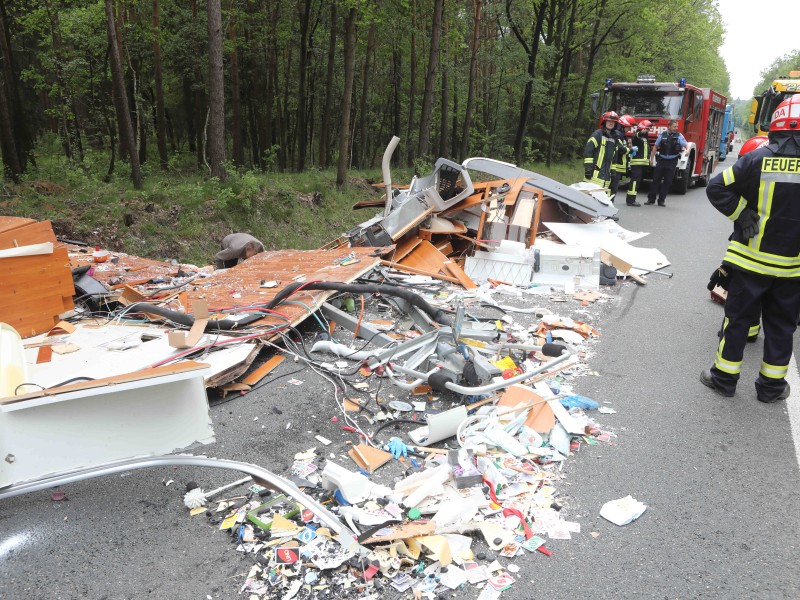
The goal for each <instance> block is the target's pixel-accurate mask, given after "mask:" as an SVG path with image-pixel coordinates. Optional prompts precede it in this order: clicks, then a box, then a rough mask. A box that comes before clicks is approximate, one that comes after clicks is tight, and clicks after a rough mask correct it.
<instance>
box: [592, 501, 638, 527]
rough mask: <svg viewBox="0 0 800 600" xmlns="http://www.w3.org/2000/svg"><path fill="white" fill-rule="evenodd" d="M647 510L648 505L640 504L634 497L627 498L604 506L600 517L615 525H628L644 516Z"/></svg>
mask: <svg viewBox="0 0 800 600" xmlns="http://www.w3.org/2000/svg"><path fill="white" fill-rule="evenodd" d="M646 510H647V505H646V504H643V503H642V502H639V501H638V500H636V499H635V498H633V497H632V496H625V497H624V498H620V499H618V500H610V501H608V502H606V503H605V504H603V507H602V508H601V509H600V516H601V517H603V518H604V519H606V520H608V521H611V522H612V523H614V525H619V526H622V525H627V524H628V523H630V522H631V521H635V520H636V519H638V518H639V517H641V516H642V514H643V513H644V511H646Z"/></svg>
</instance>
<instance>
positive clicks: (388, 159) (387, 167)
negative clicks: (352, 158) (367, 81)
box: [381, 135, 400, 217]
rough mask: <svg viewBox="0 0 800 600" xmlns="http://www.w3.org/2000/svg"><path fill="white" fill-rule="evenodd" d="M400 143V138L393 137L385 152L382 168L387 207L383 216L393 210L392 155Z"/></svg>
mask: <svg viewBox="0 0 800 600" xmlns="http://www.w3.org/2000/svg"><path fill="white" fill-rule="evenodd" d="M399 143H400V138H399V137H397V136H396V135H393V136H392V140H391V141H390V142H389V145H388V146H386V150H384V151H383V161H382V162H381V168H382V169H383V184H384V185H385V186H386V207H385V208H384V209H383V216H384V217H385V216H387V215H388V214H389V211H390V210H391V208H392V164H391V163H392V154H394V149H395V148H397V144H399Z"/></svg>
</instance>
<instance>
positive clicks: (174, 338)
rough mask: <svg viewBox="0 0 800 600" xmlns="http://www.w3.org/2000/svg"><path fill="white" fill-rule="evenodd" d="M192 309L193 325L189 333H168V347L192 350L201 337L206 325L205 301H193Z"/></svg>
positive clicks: (206, 310)
mask: <svg viewBox="0 0 800 600" xmlns="http://www.w3.org/2000/svg"><path fill="white" fill-rule="evenodd" d="M192 308H193V309H194V323H193V324H192V328H191V329H190V330H189V333H188V334H187V333H185V332H183V331H170V332H169V334H168V335H167V337H168V340H169V345H170V346H172V347H173V348H177V349H179V350H180V349H182V348H194V347H195V346H196V345H197V342H199V341H200V338H201V337H203V333H204V332H205V330H206V325H207V324H208V303H207V302H206V301H205V300H195V301H194V303H193V304H192Z"/></svg>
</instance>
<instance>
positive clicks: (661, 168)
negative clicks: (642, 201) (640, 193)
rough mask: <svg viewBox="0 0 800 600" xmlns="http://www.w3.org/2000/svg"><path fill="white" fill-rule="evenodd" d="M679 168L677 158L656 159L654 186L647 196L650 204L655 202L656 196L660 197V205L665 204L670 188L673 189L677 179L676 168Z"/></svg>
mask: <svg viewBox="0 0 800 600" xmlns="http://www.w3.org/2000/svg"><path fill="white" fill-rule="evenodd" d="M677 166H678V157H677V156H676V157H675V158H658V159H656V167H655V169H653V185H651V186H650V192H649V193H648V194H647V201H648V202H650V203H653V202H655V200H656V196H658V203H659V204H664V200H666V198H667V194H668V193H669V188H670V187H672V180H673V179H675V168H676V167H677Z"/></svg>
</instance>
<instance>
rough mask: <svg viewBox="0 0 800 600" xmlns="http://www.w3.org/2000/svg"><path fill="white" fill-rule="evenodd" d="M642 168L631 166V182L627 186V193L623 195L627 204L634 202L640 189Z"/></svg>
mask: <svg viewBox="0 0 800 600" xmlns="http://www.w3.org/2000/svg"><path fill="white" fill-rule="evenodd" d="M644 168H645V167H644V165H634V164H632V165H631V182H630V184H629V185H628V193H627V194H626V195H625V200H626V202H627V203H628V204H633V203H634V202H636V195H637V194H638V193H639V188H640V187H642V179H643V178H644Z"/></svg>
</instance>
